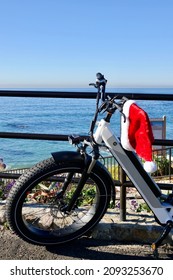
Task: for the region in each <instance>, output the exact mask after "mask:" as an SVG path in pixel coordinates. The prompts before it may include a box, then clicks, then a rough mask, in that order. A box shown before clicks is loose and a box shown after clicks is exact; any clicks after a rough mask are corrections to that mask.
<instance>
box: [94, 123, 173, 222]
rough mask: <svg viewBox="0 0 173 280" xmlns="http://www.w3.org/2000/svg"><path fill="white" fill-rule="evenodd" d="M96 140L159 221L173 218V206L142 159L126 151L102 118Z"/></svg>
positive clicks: (96, 132)
mask: <svg viewBox="0 0 173 280" xmlns="http://www.w3.org/2000/svg"><path fill="white" fill-rule="evenodd" d="M94 140H95V142H97V144H99V145H101V144H102V143H103V142H104V143H105V145H106V147H107V148H108V149H109V151H110V153H111V154H112V155H113V157H114V158H115V159H116V160H117V162H118V163H119V164H120V165H121V167H122V168H123V170H124V171H125V173H126V174H127V176H128V177H129V179H130V180H131V181H132V183H133V184H134V186H135V187H136V189H137V190H138V191H139V193H140V194H141V196H142V198H143V199H144V200H145V202H146V203H147V204H148V206H149V207H150V209H151V210H152V211H153V213H154V215H155V216H156V217H157V219H158V221H159V222H160V223H161V224H162V225H165V224H166V223H167V222H168V221H172V220H173V206H172V205H171V204H170V203H167V202H164V201H163V199H162V198H161V196H162V193H161V190H160V188H159V187H158V185H157V184H156V183H155V182H154V181H153V179H152V178H151V176H150V175H149V174H148V173H147V172H146V171H145V170H144V168H143V166H142V164H141V162H140V160H139V159H138V158H137V156H136V154H135V153H134V152H131V151H130V152H129V151H126V150H125V149H124V148H123V147H122V145H121V143H120V140H119V138H118V137H116V135H115V134H114V133H113V131H112V129H111V127H110V123H109V122H107V121H105V119H102V120H101V121H100V122H99V123H98V127H97V129H96V131H95V133H94Z"/></svg>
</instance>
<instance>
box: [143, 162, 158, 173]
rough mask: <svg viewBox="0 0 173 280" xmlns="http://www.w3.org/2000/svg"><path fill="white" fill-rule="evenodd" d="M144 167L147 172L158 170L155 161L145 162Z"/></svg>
mask: <svg viewBox="0 0 173 280" xmlns="http://www.w3.org/2000/svg"><path fill="white" fill-rule="evenodd" d="M144 169H145V171H146V172H147V173H153V172H155V171H156V170H157V165H156V163H155V162H154V161H146V162H144Z"/></svg>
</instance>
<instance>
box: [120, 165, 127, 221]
mask: <svg viewBox="0 0 173 280" xmlns="http://www.w3.org/2000/svg"><path fill="white" fill-rule="evenodd" d="M120 182H121V187H120V221H126V186H125V185H124V183H125V182H126V173H125V172H124V170H123V169H122V168H121V169H120Z"/></svg>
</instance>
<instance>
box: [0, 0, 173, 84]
mask: <svg viewBox="0 0 173 280" xmlns="http://www.w3.org/2000/svg"><path fill="white" fill-rule="evenodd" d="M172 15H173V1H172V0H87V1H82V0H0V26H1V31H0V88H10V87H11V88H14V87H17V88H18V87H26V88H27V87H28V88H31V87H42V88H45V87H46V88H49V87H75V88H76V87H87V86H88V83H89V82H92V81H94V80H95V73H96V72H102V73H103V74H104V75H105V77H106V78H107V79H108V86H109V87H173V16H172Z"/></svg>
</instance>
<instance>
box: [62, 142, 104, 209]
mask: <svg viewBox="0 0 173 280" xmlns="http://www.w3.org/2000/svg"><path fill="white" fill-rule="evenodd" d="M98 157H99V153H98V147H97V145H95V147H94V150H93V156H92V158H91V157H89V156H88V155H87V154H85V166H86V167H85V169H84V171H83V173H82V176H81V178H80V180H79V182H78V185H77V187H76V190H75V191H74V193H73V196H72V198H71V199H70V202H69V203H68V205H67V206H66V207H65V208H66V209H63V210H65V211H66V212H70V211H71V210H72V209H73V207H74V205H75V204H76V202H77V199H78V197H79V196H80V194H81V191H82V189H83V187H84V185H85V183H86V182H87V180H88V178H89V175H90V173H91V171H92V169H93V168H94V166H95V163H96V161H97V159H98Z"/></svg>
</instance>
